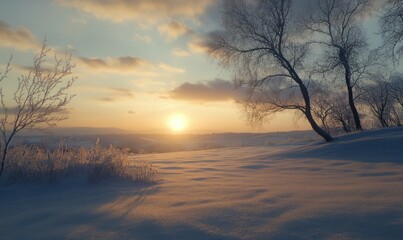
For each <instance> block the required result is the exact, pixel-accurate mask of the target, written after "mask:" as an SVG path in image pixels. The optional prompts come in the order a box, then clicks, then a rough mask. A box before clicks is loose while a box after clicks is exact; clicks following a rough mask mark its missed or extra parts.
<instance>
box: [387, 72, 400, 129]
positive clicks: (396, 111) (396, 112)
mask: <svg viewBox="0 0 403 240" xmlns="http://www.w3.org/2000/svg"><path fill="white" fill-rule="evenodd" d="M390 87H391V90H392V97H393V99H394V105H393V109H392V121H393V123H394V124H395V125H396V126H402V125H403V75H402V74H396V75H395V76H392V77H391V83H390Z"/></svg>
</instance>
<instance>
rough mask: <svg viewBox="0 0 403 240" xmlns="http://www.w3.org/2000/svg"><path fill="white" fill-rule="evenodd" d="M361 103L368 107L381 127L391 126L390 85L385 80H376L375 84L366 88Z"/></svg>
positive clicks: (392, 103) (391, 100)
mask: <svg viewBox="0 0 403 240" xmlns="http://www.w3.org/2000/svg"><path fill="white" fill-rule="evenodd" d="M361 99H362V101H363V102H364V103H365V104H366V105H367V106H368V107H369V109H370V111H371V112H372V114H373V115H374V117H375V118H376V119H377V120H378V123H379V124H380V126H382V127H389V126H390V125H391V118H392V112H393V105H394V101H393V100H394V99H393V96H392V89H391V87H390V83H389V82H387V81H385V80H382V79H381V80H377V81H375V84H372V85H369V86H366V91H365V94H363V95H362V96H361Z"/></svg>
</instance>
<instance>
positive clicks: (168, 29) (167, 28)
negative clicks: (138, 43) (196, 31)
mask: <svg viewBox="0 0 403 240" xmlns="http://www.w3.org/2000/svg"><path fill="white" fill-rule="evenodd" d="M158 30H159V31H160V33H161V34H163V35H165V37H166V38H167V40H173V39H176V38H178V37H180V36H183V35H185V34H189V33H191V32H192V30H190V29H189V28H188V27H187V26H186V25H184V24H183V23H179V22H176V21H171V22H169V23H167V24H164V25H161V26H160V27H159V28H158Z"/></svg>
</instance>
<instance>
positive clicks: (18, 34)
mask: <svg viewBox="0 0 403 240" xmlns="http://www.w3.org/2000/svg"><path fill="white" fill-rule="evenodd" d="M0 46H4V47H13V48H16V49H19V50H30V49H34V50H36V49H38V46H39V44H38V42H37V40H36V38H35V36H34V34H33V33H32V32H31V31H29V30H28V29H26V28H21V27H20V28H13V27H11V26H9V25H8V24H7V23H5V22H3V21H1V20H0Z"/></svg>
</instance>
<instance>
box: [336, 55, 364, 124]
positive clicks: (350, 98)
mask: <svg viewBox="0 0 403 240" xmlns="http://www.w3.org/2000/svg"><path fill="white" fill-rule="evenodd" d="M339 54H340V60H341V62H342V65H343V67H344V73H345V75H344V77H345V80H346V86H347V92H348V104H349V105H350V109H351V113H352V114H353V118H354V124H355V130H357V131H361V130H362V126H361V121H360V115H359V114H358V111H357V108H356V107H355V103H354V94H353V87H352V86H351V69H350V64H349V62H348V59H347V57H346V56H345V53H344V51H343V50H340V52H339Z"/></svg>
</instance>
